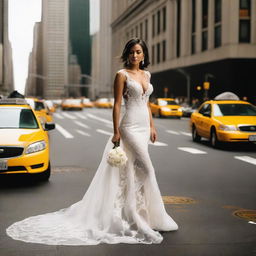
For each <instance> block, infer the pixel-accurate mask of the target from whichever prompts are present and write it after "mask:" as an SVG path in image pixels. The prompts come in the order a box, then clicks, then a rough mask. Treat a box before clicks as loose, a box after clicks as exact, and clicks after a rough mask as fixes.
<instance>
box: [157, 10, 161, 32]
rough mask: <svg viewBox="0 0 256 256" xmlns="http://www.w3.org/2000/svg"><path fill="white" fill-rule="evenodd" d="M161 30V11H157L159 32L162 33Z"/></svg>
mask: <svg viewBox="0 0 256 256" xmlns="http://www.w3.org/2000/svg"><path fill="white" fill-rule="evenodd" d="M160 31H161V13H160V11H158V12H157V34H160Z"/></svg>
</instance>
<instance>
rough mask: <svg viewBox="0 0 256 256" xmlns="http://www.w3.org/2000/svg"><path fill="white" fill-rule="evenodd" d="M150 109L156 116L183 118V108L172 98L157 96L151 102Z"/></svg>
mask: <svg viewBox="0 0 256 256" xmlns="http://www.w3.org/2000/svg"><path fill="white" fill-rule="evenodd" d="M149 105H150V109H151V112H152V115H153V116H154V117H156V116H158V117H177V118H181V116H182V108H181V106H180V105H178V104H177V103H176V102H175V100H174V99H172V98H157V99H155V100H154V101H153V102H150V104H149Z"/></svg>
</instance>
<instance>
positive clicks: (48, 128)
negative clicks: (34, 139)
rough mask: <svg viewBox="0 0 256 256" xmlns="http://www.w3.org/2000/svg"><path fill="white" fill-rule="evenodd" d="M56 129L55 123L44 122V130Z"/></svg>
mask: <svg viewBox="0 0 256 256" xmlns="http://www.w3.org/2000/svg"><path fill="white" fill-rule="evenodd" d="M53 129H55V123H45V124H44V130H45V131H50V130H53Z"/></svg>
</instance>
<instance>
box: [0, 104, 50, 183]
mask: <svg viewBox="0 0 256 256" xmlns="http://www.w3.org/2000/svg"><path fill="white" fill-rule="evenodd" d="M0 120H1V122H0V175H2V174H17V173H19V174H22V173H24V174H31V175H32V174H34V175H36V177H40V179H42V180H48V179H49V177H50V174H51V165H50V156H49V138H48V132H47V131H49V130H52V129H54V128H55V125H54V124H53V123H45V127H44V128H43V127H42V125H41V123H40V121H39V119H38V117H37V116H36V114H35V111H34V110H33V109H32V108H31V107H30V106H29V105H28V103H27V102H26V101H25V100H24V99H3V100H0Z"/></svg>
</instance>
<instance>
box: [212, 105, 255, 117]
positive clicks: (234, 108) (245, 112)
mask: <svg viewBox="0 0 256 256" xmlns="http://www.w3.org/2000/svg"><path fill="white" fill-rule="evenodd" d="M213 114H214V116H256V107H254V106H252V105H249V104H239V103H234V104H214V107H213Z"/></svg>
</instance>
